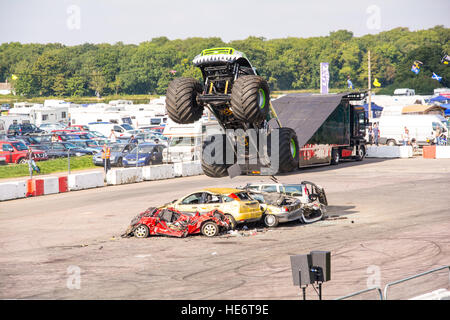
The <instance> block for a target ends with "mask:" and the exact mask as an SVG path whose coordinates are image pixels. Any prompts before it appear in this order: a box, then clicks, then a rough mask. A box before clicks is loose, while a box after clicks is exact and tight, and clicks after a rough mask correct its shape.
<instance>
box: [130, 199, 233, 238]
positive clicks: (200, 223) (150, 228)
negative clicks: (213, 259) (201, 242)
mask: <svg viewBox="0 0 450 320" xmlns="http://www.w3.org/2000/svg"><path fill="white" fill-rule="evenodd" d="M229 226H230V222H229V221H228V218H227V217H225V215H224V214H223V213H222V212H220V211H218V210H212V211H210V212H208V213H205V214H202V215H200V213H198V212H197V213H195V214H194V213H191V214H189V213H181V212H180V211H178V210H175V209H174V208H153V207H152V208H148V209H147V210H146V211H144V212H142V213H140V214H139V215H137V216H136V217H134V219H133V220H132V221H131V223H130V226H129V227H128V229H127V231H126V232H125V234H123V235H122V237H127V236H131V235H134V236H135V237H136V238H146V237H148V236H149V235H166V236H174V237H180V238H181V237H186V236H187V235H190V234H198V233H202V234H203V235H205V236H207V237H214V236H216V235H218V234H219V232H220V231H221V229H223V230H227V229H228V228H229Z"/></svg>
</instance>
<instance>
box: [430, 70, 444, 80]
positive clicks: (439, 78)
mask: <svg viewBox="0 0 450 320" xmlns="http://www.w3.org/2000/svg"><path fill="white" fill-rule="evenodd" d="M431 79H434V80H437V81H441V80H442V77H439V76H438V75H437V74H436V73H434V72H433V75H432V76H431Z"/></svg>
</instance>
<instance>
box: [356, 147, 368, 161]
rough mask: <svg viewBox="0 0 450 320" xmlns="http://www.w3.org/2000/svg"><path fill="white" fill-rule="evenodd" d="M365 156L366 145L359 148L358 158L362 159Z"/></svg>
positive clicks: (358, 159)
mask: <svg viewBox="0 0 450 320" xmlns="http://www.w3.org/2000/svg"><path fill="white" fill-rule="evenodd" d="M365 156H366V147H364V146H360V147H359V148H358V155H357V156H356V160H357V161H362V160H363V159H364V157H365Z"/></svg>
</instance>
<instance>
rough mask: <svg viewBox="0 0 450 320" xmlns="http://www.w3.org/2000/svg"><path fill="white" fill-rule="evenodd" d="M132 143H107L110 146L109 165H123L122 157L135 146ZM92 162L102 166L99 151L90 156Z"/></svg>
mask: <svg viewBox="0 0 450 320" xmlns="http://www.w3.org/2000/svg"><path fill="white" fill-rule="evenodd" d="M135 146H136V145H135V144H134V143H115V144H111V145H109V147H110V148H111V158H110V161H111V165H112V166H118V167H121V166H123V158H124V157H125V156H126V155H127V154H128V153H129V152H130V151H131V150H132V149H133V148H134V147H135ZM92 162H93V163H94V164H95V165H96V166H103V159H102V153H101V152H99V153H97V154H95V155H94V156H93V157H92Z"/></svg>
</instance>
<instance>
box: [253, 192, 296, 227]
mask: <svg viewBox="0 0 450 320" xmlns="http://www.w3.org/2000/svg"><path fill="white" fill-rule="evenodd" d="M249 194H250V196H251V197H252V198H253V199H255V200H257V201H258V202H259V203H260V204H261V207H263V209H264V212H263V221H264V224H265V225H266V226H267V227H269V228H271V227H276V226H278V224H279V223H280V222H288V221H294V220H298V221H300V222H302V221H303V220H302V217H303V209H302V203H301V201H300V199H297V198H294V197H290V196H287V195H284V194H280V193H267V192H259V191H258V192H249Z"/></svg>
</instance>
